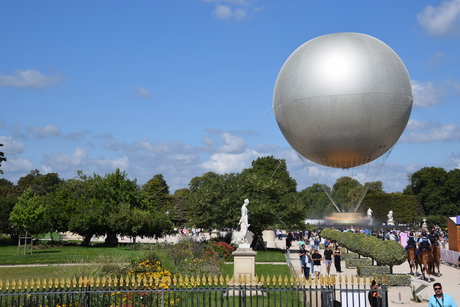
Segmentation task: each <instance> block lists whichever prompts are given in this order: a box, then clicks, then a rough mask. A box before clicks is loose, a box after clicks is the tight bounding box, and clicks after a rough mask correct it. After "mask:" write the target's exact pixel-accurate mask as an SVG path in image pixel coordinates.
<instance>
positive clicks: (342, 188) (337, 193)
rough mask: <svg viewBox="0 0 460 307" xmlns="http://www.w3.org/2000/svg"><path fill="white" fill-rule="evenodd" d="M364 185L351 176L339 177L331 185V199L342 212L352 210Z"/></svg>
mask: <svg viewBox="0 0 460 307" xmlns="http://www.w3.org/2000/svg"><path fill="white" fill-rule="evenodd" d="M363 192H364V187H363V186H362V185H361V183H359V181H358V180H356V179H353V178H351V177H347V176H345V177H340V178H338V179H337V181H336V182H335V183H334V185H333V186H332V193H331V194H332V199H334V201H335V203H336V205H337V206H338V207H339V208H340V209H341V210H342V212H352V211H353V210H354V208H355V205H356V203H357V202H358V200H359V197H360V195H361V194H362V193H363Z"/></svg>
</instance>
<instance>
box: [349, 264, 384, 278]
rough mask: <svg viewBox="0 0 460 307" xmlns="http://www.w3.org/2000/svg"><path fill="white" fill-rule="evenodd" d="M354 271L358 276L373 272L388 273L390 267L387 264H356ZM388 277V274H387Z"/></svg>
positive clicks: (368, 274)
mask: <svg viewBox="0 0 460 307" xmlns="http://www.w3.org/2000/svg"><path fill="white" fill-rule="evenodd" d="M356 268H357V270H356V273H357V274H358V275H359V276H361V277H362V276H372V275H374V274H380V275H381V274H390V267H389V266H375V265H372V266H367V265H358V266H357V267H356ZM387 277H388V275H387Z"/></svg>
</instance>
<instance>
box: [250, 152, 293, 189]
mask: <svg viewBox="0 0 460 307" xmlns="http://www.w3.org/2000/svg"><path fill="white" fill-rule="evenodd" d="M251 166H252V167H251V168H248V169H245V170H243V172H247V173H257V174H259V175H262V176H265V177H267V178H274V179H276V180H277V181H279V182H282V183H283V184H285V185H286V187H287V191H288V192H290V193H294V192H296V190H297V182H296V181H295V179H293V178H292V177H291V176H290V174H289V171H288V170H287V165H286V160H285V159H275V157H274V156H266V157H259V158H257V159H256V160H254V161H252V163H251Z"/></svg>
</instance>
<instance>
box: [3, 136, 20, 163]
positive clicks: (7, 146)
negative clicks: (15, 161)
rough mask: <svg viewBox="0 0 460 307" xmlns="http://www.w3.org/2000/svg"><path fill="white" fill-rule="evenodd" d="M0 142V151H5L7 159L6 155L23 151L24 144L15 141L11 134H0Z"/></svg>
mask: <svg viewBox="0 0 460 307" xmlns="http://www.w3.org/2000/svg"><path fill="white" fill-rule="evenodd" d="M0 144H3V146H2V147H0V151H3V152H4V153H5V156H6V158H7V159H8V155H16V154H20V153H22V152H23V151H24V144H22V143H21V142H18V141H16V140H15V139H14V138H13V137H12V136H0Z"/></svg>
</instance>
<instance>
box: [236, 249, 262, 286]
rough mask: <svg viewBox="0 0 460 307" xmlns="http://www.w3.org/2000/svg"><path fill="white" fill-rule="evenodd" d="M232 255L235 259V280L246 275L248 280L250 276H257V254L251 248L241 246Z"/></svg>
mask: <svg viewBox="0 0 460 307" xmlns="http://www.w3.org/2000/svg"><path fill="white" fill-rule="evenodd" d="M232 254H233V258H234V262H233V263H234V266H233V274H234V275H235V278H238V275H246V278H248V277H249V276H255V273H256V260H255V259H256V255H257V252H255V251H253V250H252V248H250V247H249V246H247V247H246V246H244V247H242V246H240V247H238V248H237V249H236V251H234V252H233V253H232ZM242 277H243V276H242Z"/></svg>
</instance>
